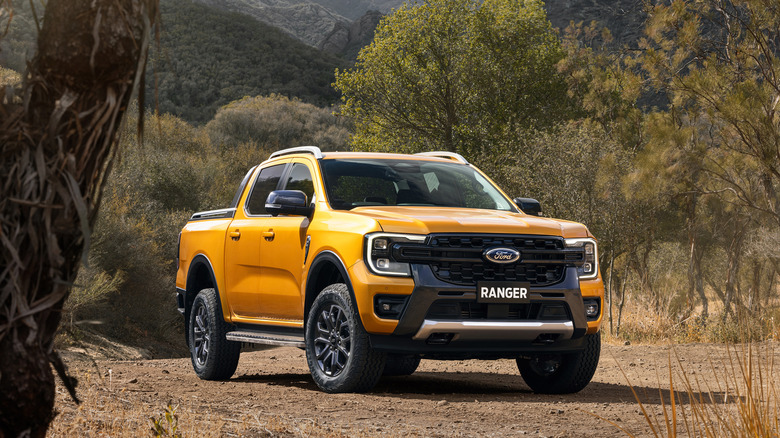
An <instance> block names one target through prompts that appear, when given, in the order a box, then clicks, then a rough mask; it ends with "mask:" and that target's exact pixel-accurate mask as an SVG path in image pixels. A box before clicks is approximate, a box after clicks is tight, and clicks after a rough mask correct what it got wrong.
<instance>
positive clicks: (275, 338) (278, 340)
mask: <svg viewBox="0 0 780 438" xmlns="http://www.w3.org/2000/svg"><path fill="white" fill-rule="evenodd" d="M225 338H227V340H228V341H237V342H248V343H251V344H265V345H276V346H278V347H298V348H305V347H306V343H305V342H304V340H303V336H297V335H291V334H280V333H274V332H265V331H259V330H236V331H232V332H227V333H226V334H225Z"/></svg>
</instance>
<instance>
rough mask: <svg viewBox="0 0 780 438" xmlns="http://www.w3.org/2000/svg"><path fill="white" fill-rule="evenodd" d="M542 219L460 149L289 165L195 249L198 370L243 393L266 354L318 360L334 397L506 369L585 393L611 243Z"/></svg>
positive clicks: (183, 275) (221, 216)
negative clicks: (602, 260)
mask: <svg viewBox="0 0 780 438" xmlns="http://www.w3.org/2000/svg"><path fill="white" fill-rule="evenodd" d="M540 212H541V208H540V205H539V203H538V202H536V201H535V200H533V199H529V198H516V199H514V200H512V199H510V198H509V197H508V196H507V195H506V194H505V193H504V192H503V191H501V189H499V188H498V187H497V186H496V185H495V184H494V183H493V182H492V181H491V180H490V178H488V177H487V176H486V175H485V174H484V173H482V172H481V171H480V170H479V169H477V168H476V167H474V166H473V165H471V164H470V163H469V162H468V161H467V160H466V159H465V158H464V157H462V156H461V155H458V154H455V153H451V152H426V153H421V154H415V155H403V154H380V153H359V152H327V153H323V152H322V151H321V150H320V149H319V148H317V147H313V146H303V147H298V148H292V149H286V150H282V151H278V152H275V153H273V154H271V156H270V158H269V159H268V160H266V161H265V162H263V163H261V164H259V165H258V166H256V167H254V168H252V169H250V170H249V172H248V173H247V174H246V177H244V179H243V181H242V182H241V184H240V186H239V188H238V191H237V192H236V195H235V198H234V199H233V202H232V204H231V206H230V208H226V209H222V210H214V211H206V212H200V213H195V214H193V215H192V218H191V219H190V220H189V222H188V223H187V224H186V226H185V227H184V229H183V230H182V232H181V234H180V236H179V249H178V260H177V262H178V263H177V266H178V270H177V275H176V289H177V303H178V308H179V311H180V312H181V314H182V315H183V316H184V324H185V330H186V340H187V344H188V346H189V349H190V351H191V356H192V366H193V368H194V370H195V373H196V374H197V375H198V376H199V377H200V378H202V379H207V380H224V379H229V378H230V377H231V376H232V375H233V373H234V372H235V370H236V367H237V364H238V360H239V356H240V353H241V347H242V345H243V344H248V343H256V344H265V345H271V346H294V347H299V348H302V349H304V350H305V351H306V359H307V362H308V367H309V369H310V371H311V375H312V378H313V379H314V382H315V383H316V384H317V385H318V386H319V387H320V388H321V389H322V390H323V391H326V392H358V391H368V390H370V389H371V388H373V387H374V385H376V383H377V382H378V381H379V379H380V378H381V377H382V376H386V375H409V374H412V373H414V371H415V370H416V368H417V366H418V365H419V363H420V360H421V359H439V360H449V359H457V360H460V359H488V360H489V359H499V358H511V359H515V360H516V361H517V366H518V369H519V372H520V374H521V375H522V377H523V379H524V380H525V382H526V383H527V384H528V386H529V387H530V388H531V389H532V390H533V391H535V392H539V393H572V392H577V391H580V390H581V389H583V388H584V387H585V386H586V385H587V384H588V383H589V382H590V380H591V378H592V377H593V374H594V372H595V370H596V367H597V366H598V360H599V352H600V348H601V341H600V331H599V330H600V326H601V322H602V308H603V297H604V285H603V282H602V280H601V276H600V274H599V269H598V250H597V242H596V240H595V239H594V237H593V236H592V235H591V234H590V232H589V231H588V229H587V228H586V227H585V226H584V225H582V224H579V223H575V222H569V221H565V220H558V219H549V218H544V217H540V216H539V215H540Z"/></svg>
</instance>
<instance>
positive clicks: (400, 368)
mask: <svg viewBox="0 0 780 438" xmlns="http://www.w3.org/2000/svg"><path fill="white" fill-rule="evenodd" d="M418 366H420V356H418V355H416V354H388V355H387V363H385V371H384V372H383V373H382V375H384V376H410V375H412V374H413V373H414V372H415V371H416V370H417V367H418Z"/></svg>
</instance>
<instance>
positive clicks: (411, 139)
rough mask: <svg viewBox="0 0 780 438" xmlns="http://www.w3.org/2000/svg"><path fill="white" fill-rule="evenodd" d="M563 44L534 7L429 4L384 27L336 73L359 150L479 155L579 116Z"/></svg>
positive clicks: (407, 9) (491, 2) (404, 11)
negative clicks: (563, 70)
mask: <svg viewBox="0 0 780 438" xmlns="http://www.w3.org/2000/svg"><path fill="white" fill-rule="evenodd" d="M562 56H563V52H562V50H561V47H560V44H559V41H558V39H557V37H556V35H555V32H554V30H553V29H552V26H551V25H550V23H549V21H547V19H546V16H545V12H544V9H543V6H542V3H541V2H540V1H535V0H488V1H484V2H479V1H476V0H456V1H445V0H429V1H426V2H423V3H410V4H406V5H404V6H402V7H401V8H399V9H398V10H396V11H395V12H394V13H393V14H392V15H389V16H387V17H385V18H383V19H382V21H381V22H380V24H379V26H378V27H377V29H376V33H375V36H374V41H373V43H372V44H370V45H369V46H367V47H365V48H363V50H361V52H360V54H359V55H358V61H357V64H356V67H355V68H354V69H351V70H341V71H337V73H336V83H335V87H336V88H337V89H338V90H340V91H341V92H342V93H343V94H344V97H343V100H344V102H345V105H344V107H343V109H342V113H343V114H344V115H347V116H349V117H352V118H353V119H354V121H355V124H356V132H355V136H354V137H353V145H354V146H355V147H356V148H359V149H369V150H384V151H399V152H412V151H421V150H432V149H434V150H435V149H439V150H441V149H446V150H450V151H455V152H459V153H462V154H464V155H468V156H470V155H475V154H479V153H483V152H487V151H489V150H490V149H491V148H492V147H494V145H495V144H496V143H497V142H499V141H501V140H505V139H507V138H509V137H511V136H512V135H514V134H515V132H516V131H517V129H520V128H530V127H546V126H550V125H551V124H553V123H554V122H555V121H557V120H562V119H563V118H565V117H566V116H568V115H570V114H571V113H572V112H573V107H572V105H571V102H570V99H569V98H568V96H567V95H566V86H565V83H564V82H563V80H562V78H561V77H560V76H559V75H558V73H557V71H556V68H555V64H556V63H557V62H558V61H559V60H560V59H561V58H562Z"/></svg>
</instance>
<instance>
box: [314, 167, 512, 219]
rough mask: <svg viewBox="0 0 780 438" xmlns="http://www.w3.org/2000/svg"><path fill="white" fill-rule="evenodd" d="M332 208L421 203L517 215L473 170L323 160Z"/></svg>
mask: <svg viewBox="0 0 780 438" xmlns="http://www.w3.org/2000/svg"><path fill="white" fill-rule="evenodd" d="M320 166H321V168H322V173H323V178H324V180H325V189H326V191H327V193H328V201H329V202H330V204H331V207H333V208H337V209H346V210H348V209H351V208H354V207H362V206H371V205H399V206H404V205H408V206H411V205H416V206H442V207H461V208H484V209H491V210H505V211H515V209H514V207H513V206H512V203H511V202H510V201H509V200H508V199H506V198H505V197H504V196H503V195H502V194H501V193H500V192H499V191H498V190H497V189H496V188H495V187H494V186H493V185H492V184H491V183H490V182H488V180H487V179H485V177H483V176H482V175H481V174H480V173H479V172H477V171H476V170H474V168H472V167H471V166H466V165H462V164H457V163H442V162H435V161H421V160H382V159H373V160H368V159H367V160H360V159H353V160H322V161H321V162H320Z"/></svg>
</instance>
